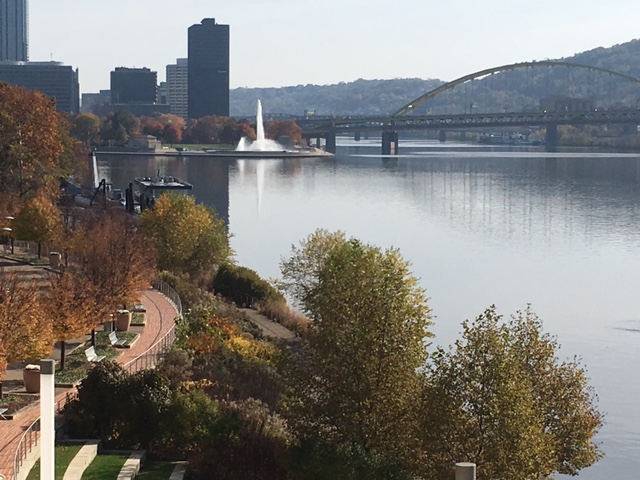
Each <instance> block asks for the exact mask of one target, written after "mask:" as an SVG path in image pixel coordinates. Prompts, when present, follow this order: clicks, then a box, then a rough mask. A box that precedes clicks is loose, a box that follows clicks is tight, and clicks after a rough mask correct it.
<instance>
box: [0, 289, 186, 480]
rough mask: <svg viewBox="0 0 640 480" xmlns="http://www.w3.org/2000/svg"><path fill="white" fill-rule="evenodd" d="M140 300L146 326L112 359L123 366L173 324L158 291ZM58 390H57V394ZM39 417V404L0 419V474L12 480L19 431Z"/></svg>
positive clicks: (168, 307)
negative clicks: (135, 339)
mask: <svg viewBox="0 0 640 480" xmlns="http://www.w3.org/2000/svg"><path fill="white" fill-rule="evenodd" d="M140 303H142V304H143V305H144V306H145V308H146V310H147V315H146V325H145V327H144V330H143V331H142V333H141V334H140V337H139V339H138V341H137V342H136V343H135V344H134V345H133V346H132V347H131V348H129V349H125V350H123V353H122V354H121V355H120V356H119V357H118V358H117V359H116V360H117V361H118V363H120V364H122V365H124V364H126V363H127V362H129V361H130V360H133V359H134V358H135V357H137V356H138V355H141V354H142V353H144V352H145V351H146V350H147V349H148V348H149V347H151V346H152V345H153V344H154V343H156V342H157V341H158V340H160V339H161V338H162V337H163V336H164V335H165V334H166V333H167V332H169V330H171V328H172V327H173V325H174V320H175V317H176V314H177V313H176V309H175V308H174V307H173V305H172V304H171V302H169V301H168V300H167V299H166V298H165V297H164V296H162V294H160V293H159V292H157V291H155V290H153V289H149V290H147V291H146V292H144V293H143V294H142V295H141V298H140ZM69 391H70V390H63V389H56V393H57V395H56V401H58V400H64V398H65V396H66V395H67V393H68V392H69ZM58 392H59V393H58ZM36 407H38V408H36ZM39 416H40V408H39V403H36V404H35V405H34V407H32V408H30V409H28V410H26V411H24V412H21V413H18V414H17V415H15V416H14V419H13V420H8V421H2V420H0V474H1V475H4V477H5V478H6V479H7V480H12V479H13V473H14V472H13V470H14V469H13V462H14V459H15V455H16V451H17V449H18V445H19V443H20V439H21V438H22V435H23V433H24V432H25V431H26V430H27V428H29V426H30V425H31V424H32V423H33V422H34V421H35V420H37V419H38V417H39Z"/></svg>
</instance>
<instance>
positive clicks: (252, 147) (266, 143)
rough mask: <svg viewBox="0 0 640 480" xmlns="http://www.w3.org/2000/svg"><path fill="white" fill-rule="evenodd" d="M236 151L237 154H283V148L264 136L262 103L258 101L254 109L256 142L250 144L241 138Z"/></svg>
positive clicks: (249, 141)
mask: <svg viewBox="0 0 640 480" xmlns="http://www.w3.org/2000/svg"><path fill="white" fill-rule="evenodd" d="M236 151H239V152H283V151H285V148H284V147H283V146H282V145H280V144H279V143H278V142H276V141H274V140H269V139H267V138H265V136H264V123H263V121H262V103H261V102H260V100H258V106H257V108H256V140H255V141H254V142H252V141H251V140H249V139H248V138H247V137H242V138H241V139H240V142H239V143H238V146H237V147H236Z"/></svg>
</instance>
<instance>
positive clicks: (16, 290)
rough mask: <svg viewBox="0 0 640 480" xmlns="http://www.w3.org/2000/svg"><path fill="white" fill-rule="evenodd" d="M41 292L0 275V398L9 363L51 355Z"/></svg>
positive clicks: (49, 330)
mask: <svg viewBox="0 0 640 480" xmlns="http://www.w3.org/2000/svg"><path fill="white" fill-rule="evenodd" d="M40 295H41V294H40V289H39V288H38V286H37V285H36V284H35V283H33V282H27V281H24V280H23V279H21V278H20V276H18V275H17V274H16V273H7V272H0V396H2V383H1V382H2V380H3V379H4V375H5V373H6V368H7V364H8V363H12V362H21V361H37V360H40V359H41V358H44V357H46V356H48V355H50V354H51V352H52V351H53V335H52V327H51V322H50V320H49V317H48V315H47V313H46V311H45V310H44V308H43V306H42V303H41V301H40Z"/></svg>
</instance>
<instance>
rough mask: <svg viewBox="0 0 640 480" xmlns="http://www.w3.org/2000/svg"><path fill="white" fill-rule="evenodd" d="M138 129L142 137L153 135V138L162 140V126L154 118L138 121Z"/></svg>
mask: <svg viewBox="0 0 640 480" xmlns="http://www.w3.org/2000/svg"><path fill="white" fill-rule="evenodd" d="M140 128H141V130H142V133H143V135H153V136H154V137H156V138H158V139H160V140H162V134H163V132H164V125H163V124H162V123H161V122H159V121H158V120H156V119H155V118H150V117H144V118H142V119H141V121H140Z"/></svg>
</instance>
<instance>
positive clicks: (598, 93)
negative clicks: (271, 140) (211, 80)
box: [231, 39, 640, 117]
mask: <svg viewBox="0 0 640 480" xmlns="http://www.w3.org/2000/svg"><path fill="white" fill-rule="evenodd" d="M556 60H559V61H563V62H569V63H579V64H585V65H592V66H596V67H600V68H606V69H609V70H614V71H616V72H620V73H624V74H626V75H631V76H634V77H639V78H640V40H637V39H636V40H632V41H630V42H626V43H623V44H620V45H615V46H613V47H610V48H603V47H598V48H595V49H593V50H589V51H586V52H582V53H578V54H576V55H574V56H572V57H567V58H560V59H556ZM522 61H523V62H524V61H527V59H523V60H522ZM493 66H494V65H487V66H486V67H487V68H490V67H493ZM469 73H472V72H469ZM450 80H453V79H447V80H446V81H450ZM442 83H444V81H443V80H438V79H427V80H423V79H419V78H402V79H391V80H364V79H358V80H356V81H354V82H340V83H339V84H336V85H310V84H308V85H297V86H291V87H283V88H237V89H234V90H232V91H231V114H232V115H233V116H236V117H242V116H246V117H252V116H254V115H255V111H256V101H257V100H258V99H260V100H262V104H263V108H264V111H265V114H266V115H278V114H287V115H303V114H304V112H305V110H307V111H309V110H313V111H314V112H315V114H316V115H377V114H390V113H392V112H394V111H395V110H397V109H398V108H400V107H401V106H403V105H405V104H407V103H408V102H410V101H411V100H413V99H415V98H416V97H418V96H420V95H421V94H423V93H425V92H427V91H429V90H431V89H433V88H435V87H437V86H438V85H440V84H442ZM474 85H475V86H473V87H472V88H471V90H472V91H469V90H470V87H469V86H467V87H466V90H465V91H463V89H462V87H460V90H459V91H452V93H451V95H450V97H449V98H447V99H446V102H448V105H447V107H446V108H448V109H449V112H464V111H467V110H468V109H471V108H472V107H471V105H473V108H474V109H475V108H477V109H478V110H477V111H478V112H482V111H483V109H484V110H485V111H493V112H495V111H503V110H504V111H521V110H523V109H525V108H528V109H535V108H538V105H539V101H540V99H541V98H542V97H545V96H549V95H570V96H573V97H580V98H593V99H595V101H596V104H597V105H598V106H603V107H610V106H615V105H616V104H619V105H621V104H626V105H631V106H634V105H635V102H637V100H638V99H640V85H638V84H633V83H632V82H627V81H621V80H618V79H615V78H614V79H612V78H611V76H609V75H606V74H594V73H593V72H588V71H586V70H578V69H575V68H571V69H567V68H558V67H556V68H553V69H550V70H549V69H547V70H545V69H544V68H540V67H538V68H535V69H526V70H525V69H521V70H516V71H513V72H504V73H499V74H496V75H492V76H490V77H486V78H485V79H483V80H477V81H475V82H474ZM473 89H475V90H473ZM444 102H445V99H440V104H435V105H431V106H424V107H423V111H428V110H431V111H432V112H434V113H436V112H437V111H438V109H443V108H445V107H444V106H442V105H443V104H444Z"/></svg>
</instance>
